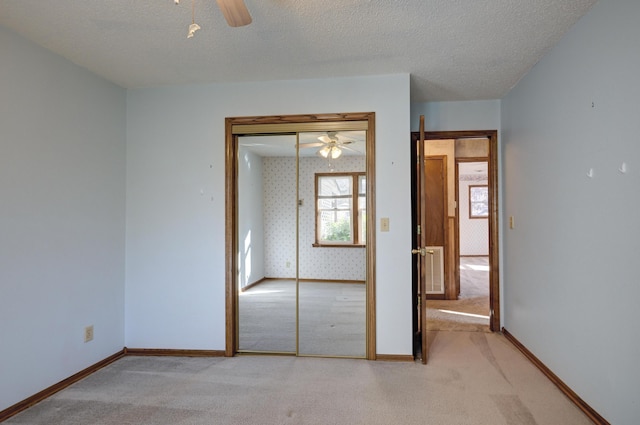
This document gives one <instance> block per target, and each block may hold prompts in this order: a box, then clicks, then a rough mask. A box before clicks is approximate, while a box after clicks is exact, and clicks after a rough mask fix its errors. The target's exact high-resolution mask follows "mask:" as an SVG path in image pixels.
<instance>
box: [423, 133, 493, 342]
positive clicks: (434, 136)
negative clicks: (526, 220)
mask: <svg viewBox="0 0 640 425" xmlns="http://www.w3.org/2000/svg"><path fill="white" fill-rule="evenodd" d="M419 138H420V133H419V132H416V131H412V132H411V142H412V146H413V143H416V142H417V140H418V139H419ZM424 138H425V139H426V140H443V139H466V138H487V139H489V158H488V169H489V170H488V171H489V175H488V178H489V181H488V183H489V272H490V273H489V292H490V296H489V305H490V308H491V319H490V321H489V328H490V329H491V331H492V332H498V331H500V313H501V312H500V257H499V254H500V252H499V221H498V212H499V210H498V191H499V187H498V131H497V130H463V131H426V132H425V133H424Z"/></svg>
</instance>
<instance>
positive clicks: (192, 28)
mask: <svg viewBox="0 0 640 425" xmlns="http://www.w3.org/2000/svg"><path fill="white" fill-rule="evenodd" d="M199 29H200V25H198V24H196V23H195V22H194V23H192V24H191V25H189V33H188V34H187V38H191V37H193V35H194V34H195V33H196V31H198V30H199Z"/></svg>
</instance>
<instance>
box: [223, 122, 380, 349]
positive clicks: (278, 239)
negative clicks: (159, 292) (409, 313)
mask: <svg viewBox="0 0 640 425" xmlns="http://www.w3.org/2000/svg"><path fill="white" fill-rule="evenodd" d="M322 124H323V125H322V126H321V127H319V126H317V125H316V126H311V128H309V126H307V127H305V125H304V124H297V125H292V126H289V127H286V126H285V128H283V126H282V125H280V126H277V127H274V128H268V126H264V125H262V126H241V127H240V128H236V130H235V131H236V132H237V135H236V137H235V138H234V140H235V142H236V145H237V147H236V150H235V151H236V159H237V168H236V170H237V178H236V181H237V188H236V196H235V199H236V208H235V214H236V232H237V233H236V236H235V241H236V247H235V248H236V255H237V258H236V268H237V275H236V279H235V280H236V282H235V284H236V285H237V291H235V292H236V296H235V299H236V309H237V313H236V320H237V326H236V329H237V351H238V352H253V353H281V354H295V355H304V356H326V357H356V358H364V357H367V323H368V320H367V317H368V316H367V306H368V296H372V294H371V292H372V291H371V290H370V289H369V288H370V286H369V285H367V279H368V275H369V274H370V273H369V272H368V270H369V269H368V268H367V258H368V255H367V252H368V251H367V243H368V241H367V238H368V235H370V233H371V231H372V229H369V227H368V226H369V225H370V223H369V220H368V219H367V218H368V211H367V207H368V205H369V203H368V202H367V196H368V193H369V192H368V191H367V146H368V139H367V131H366V130H367V126H366V122H365V123H357V124H355V125H354V123H353V122H347V123H340V122H336V123H331V122H329V123H322ZM354 127H356V128H354ZM358 127H361V128H358ZM369 237H370V236H369ZM369 301H370V299H369Z"/></svg>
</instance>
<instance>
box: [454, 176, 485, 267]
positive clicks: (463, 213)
mask: <svg viewBox="0 0 640 425" xmlns="http://www.w3.org/2000/svg"><path fill="white" fill-rule="evenodd" d="M465 177H466V179H465ZM476 177H481V178H483V180H478V179H476ZM486 177H487V176H486V175H482V176H477V175H466V176H465V175H462V174H461V175H460V180H459V181H458V194H459V197H460V204H459V208H460V211H459V215H458V217H459V221H460V255H479V256H482V255H489V219H487V218H469V186H475V185H487V184H488V183H489V182H488V181H487V179H486Z"/></svg>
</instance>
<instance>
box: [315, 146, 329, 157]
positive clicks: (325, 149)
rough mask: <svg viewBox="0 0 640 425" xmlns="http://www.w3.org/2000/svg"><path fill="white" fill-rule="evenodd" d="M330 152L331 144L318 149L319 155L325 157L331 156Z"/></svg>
mask: <svg viewBox="0 0 640 425" xmlns="http://www.w3.org/2000/svg"><path fill="white" fill-rule="evenodd" d="M329 152H331V148H330V147H329V146H325V147H323V148H322V149H320V150H319V151H318V155H319V156H321V157H323V158H328V157H329Z"/></svg>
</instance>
